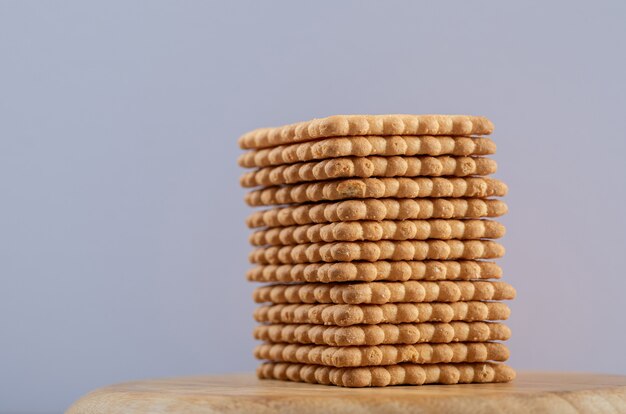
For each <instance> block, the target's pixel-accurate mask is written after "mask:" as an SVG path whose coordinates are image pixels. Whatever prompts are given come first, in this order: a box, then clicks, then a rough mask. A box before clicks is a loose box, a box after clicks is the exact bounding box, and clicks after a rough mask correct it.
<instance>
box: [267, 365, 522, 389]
mask: <svg viewBox="0 0 626 414" xmlns="http://www.w3.org/2000/svg"><path fill="white" fill-rule="evenodd" d="M257 376H258V377H259V378H261V379H263V378H267V379H277V380H284V381H297V382H308V383H310V384H322V385H338V386H340V387H352V388H358V387H385V386H388V385H423V384H470V383H491V382H510V381H512V380H513V379H514V378H515V371H514V370H513V369H512V368H510V367H508V366H506V365H504V364H501V363H489V362H488V363H472V364H398V365H388V366H384V367H359V368H334V367H326V366H323V365H306V364H294V363H288V362H279V363H275V362H265V363H263V364H261V365H260V366H259V367H258V368H257Z"/></svg>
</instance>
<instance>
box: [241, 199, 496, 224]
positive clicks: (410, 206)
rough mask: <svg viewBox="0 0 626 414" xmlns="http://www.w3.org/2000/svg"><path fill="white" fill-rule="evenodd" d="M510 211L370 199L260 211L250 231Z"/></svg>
mask: <svg viewBox="0 0 626 414" xmlns="http://www.w3.org/2000/svg"><path fill="white" fill-rule="evenodd" d="M507 211H508V208H507V205H506V204H505V203H504V201H501V200H494V199H482V198H430V199H428V198H423V199H411V198H404V199H395V198H382V199H376V198H369V199H364V200H345V201H339V202H326V203H317V204H304V205H300V206H288V207H278V208H274V209H270V210H264V211H257V212H255V213H253V214H252V215H250V216H249V217H248V219H247V220H246V224H247V225H248V227H251V228H254V227H281V226H294V225H304V224H322V223H334V222H344V221H357V220H371V221H383V220H420V219H430V218H435V219H478V218H481V217H499V216H502V215H504V214H506V213H507Z"/></svg>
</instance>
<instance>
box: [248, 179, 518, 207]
mask: <svg viewBox="0 0 626 414" xmlns="http://www.w3.org/2000/svg"><path fill="white" fill-rule="evenodd" d="M507 191H508V188H507V186H506V184H504V183H503V182H502V181H500V180H496V179H493V178H478V177H468V178H459V177H456V178H443V177H432V178H431V177H428V178H427V177H418V178H406V177H397V178H349V179H340V180H333V181H321V182H312V183H304V184H289V185H285V186H276V187H267V188H263V189H259V190H253V191H250V192H249V193H247V194H246V195H245V201H246V203H248V205H250V206H252V207H255V206H268V205H280V204H294V203H306V202H317V201H336V200H346V199H361V198H390V197H394V198H421V197H475V198H487V197H501V196H504V195H505V194H506V193H507Z"/></svg>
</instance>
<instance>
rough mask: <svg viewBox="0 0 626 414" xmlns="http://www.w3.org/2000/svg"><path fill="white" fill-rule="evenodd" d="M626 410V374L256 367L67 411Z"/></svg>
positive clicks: (110, 394) (103, 396) (116, 388)
mask: <svg viewBox="0 0 626 414" xmlns="http://www.w3.org/2000/svg"><path fill="white" fill-rule="evenodd" d="M339 412H341V413H403V414H407V413H470V414H471V413H491V412H502V413H528V412H542V413H543V412H551V413H552V412H554V413H626V376H617V375H600V374H579V373H552V372H518V376H517V379H516V380H515V381H514V382H513V383H511V384H469V385H423V386H410V387H409V386H395V387H387V388H367V389H354V388H352V389H348V388H340V387H333V386H324V385H309V384H301V383H292V382H282V381H270V380H258V379H257V378H256V376H255V375H254V374H236V375H221V376H203V377H181V378H167V379H156V380H146V381H136V382H127V383H123V384H117V385H111V386H108V387H105V388H101V389H99V390H96V391H93V392H92V393H90V394H88V395H86V396H85V397H83V398H81V399H80V400H78V401H77V402H76V403H75V404H74V405H72V407H70V409H69V410H68V411H67V413H68V414H113V413H115V414H118V413H128V414H144V413H146V414H147V413H151V414H160V413H185V414H199V413H298V414H308V413H339Z"/></svg>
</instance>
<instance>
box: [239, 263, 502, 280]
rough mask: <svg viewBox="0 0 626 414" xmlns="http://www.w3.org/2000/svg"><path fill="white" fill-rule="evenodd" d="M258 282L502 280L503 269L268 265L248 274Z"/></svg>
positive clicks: (424, 265) (446, 265)
mask: <svg viewBox="0 0 626 414" xmlns="http://www.w3.org/2000/svg"><path fill="white" fill-rule="evenodd" d="M246 276H247V278H248V280H250V281H254V282H281V283H287V282H320V283H330V282H373V281H376V280H390V281H406V280H472V279H499V278H500V277H502V269H501V268H500V266H498V265H497V264H496V263H493V262H485V261H472V260H459V261H443V262H440V261H434V260H425V261H394V262H390V261H377V262H373V263H370V262H350V263H347V262H344V263H309V264H296V265H266V266H257V267H255V268H253V269H250V270H249V271H248V272H247V274H246Z"/></svg>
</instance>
